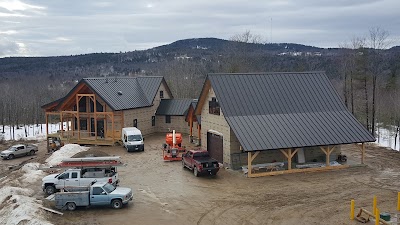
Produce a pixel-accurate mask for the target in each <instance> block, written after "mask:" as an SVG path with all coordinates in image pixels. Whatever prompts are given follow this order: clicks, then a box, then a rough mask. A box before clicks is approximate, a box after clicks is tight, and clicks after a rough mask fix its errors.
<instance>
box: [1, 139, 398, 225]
mask: <svg viewBox="0 0 400 225" xmlns="http://www.w3.org/2000/svg"><path fill="white" fill-rule="evenodd" d="M163 139H164V137H163V136H162V135H154V136H149V137H146V140H145V151H144V152H137V153H127V152H126V151H125V149H124V148H123V147H121V146H114V147H97V146H93V147H91V149H92V150H94V151H102V152H106V153H108V154H110V155H119V156H121V157H122V159H123V160H124V162H126V163H127V164H128V165H127V166H126V167H121V168H119V174H120V180H121V184H120V185H121V186H127V187H131V188H132V189H133V190H134V200H133V201H132V202H130V203H129V205H128V206H127V207H124V208H123V209H121V210H114V209H111V208H108V207H104V208H90V209H86V208H82V209H78V210H77V211H74V212H68V211H65V212H64V215H63V216H59V215H55V214H51V213H49V214H48V219H49V220H50V221H51V222H53V223H54V224H61V225H84V224H88V225H109V224H121V225H122V224H142V225H145V224H151V225H153V224H167V225H168V224H174V225H177V224H185V225H191V224H197V225H203V224H208V225H209V224H215V225H219V224H231V225H236V224H238V225H239V224H240V225H252V224H274V225H275V224H276V225H279V224H297V225H309V224H335V225H337V224H357V223H358V222H355V221H350V220H349V209H350V200H351V199H354V200H355V202H356V209H359V208H360V207H365V208H367V209H369V210H372V198H373V195H377V196H378V207H379V208H380V211H381V212H395V210H396V205H397V192H398V191H400V188H399V187H400V180H399V174H400V163H399V162H400V153H399V152H397V151H393V150H388V149H386V148H380V147H374V146H368V147H367V149H366V166H359V167H352V168H348V169H342V170H337V171H329V172H315V173H298V174H287V175H278V176H272V177H262V178H246V177H244V176H243V174H242V173H241V172H239V171H232V170H229V169H222V170H220V172H219V173H218V175H217V176H216V177H209V176H203V177H194V176H193V173H192V172H191V171H189V170H187V169H183V168H182V166H181V163H180V162H164V161H163V160H162V157H161V156H162V152H161V146H162V143H163ZM184 140H187V139H184ZM40 147H41V148H42V149H41V152H45V149H44V144H41V146H40ZM342 152H343V153H344V154H346V155H347V156H348V158H349V159H351V160H355V161H358V162H360V159H359V158H360V152H359V151H358V149H357V148H356V147H355V146H354V147H353V146H348V147H343V148H342ZM45 157H46V155H45V154H43V153H39V154H38V157H37V158H36V160H42V159H43V158H45ZM26 159H27V158H20V159H15V160H10V161H8V160H2V161H1V165H2V168H5V164H15V163H16V162H22V161H23V160H26ZM19 160H21V161H19ZM33 160H35V159H33ZM37 191H38V192H37V195H36V196H37V198H44V194H43V193H42V192H41V190H40V184H37ZM370 223H371V224H372V222H370Z"/></svg>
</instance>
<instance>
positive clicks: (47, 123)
mask: <svg viewBox="0 0 400 225" xmlns="http://www.w3.org/2000/svg"><path fill="white" fill-rule="evenodd" d="M48 135H49V114H47V112H46V142H47V152H50V148H49V145H50V143H49V138H48Z"/></svg>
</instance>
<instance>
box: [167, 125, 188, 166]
mask: <svg viewBox="0 0 400 225" xmlns="http://www.w3.org/2000/svg"><path fill="white" fill-rule="evenodd" d="M165 142H166V143H165V144H163V159H164V161H181V160H182V155H183V154H184V153H185V152H186V148H185V147H182V134H181V133H175V130H173V131H172V133H167V134H166V135H165Z"/></svg>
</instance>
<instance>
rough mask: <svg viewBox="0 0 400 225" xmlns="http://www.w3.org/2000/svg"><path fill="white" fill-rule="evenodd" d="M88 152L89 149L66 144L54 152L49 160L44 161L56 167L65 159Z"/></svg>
mask: <svg viewBox="0 0 400 225" xmlns="http://www.w3.org/2000/svg"><path fill="white" fill-rule="evenodd" d="M87 150H89V147H82V146H80V145H77V144H67V145H64V146H63V147H61V148H60V150H58V151H55V152H54V153H53V154H52V155H51V156H50V157H49V158H47V159H46V162H47V164H49V165H50V166H56V165H58V164H60V163H61V161H62V160H63V159H65V158H71V157H72V156H73V155H75V154H77V153H79V152H84V151H87Z"/></svg>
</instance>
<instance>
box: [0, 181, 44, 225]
mask: <svg viewBox="0 0 400 225" xmlns="http://www.w3.org/2000/svg"><path fill="white" fill-rule="evenodd" d="M25 190H29V189H25ZM0 193H2V194H1V195H3V191H1V192H0ZM8 196H10V195H7V196H6V197H8ZM4 200H6V198H4V199H3V201H2V203H3V204H5V205H6V207H3V208H2V209H1V210H0V224H4V225H19V224H27V225H51V223H49V222H47V221H46V220H45V218H44V215H43V213H42V212H41V209H40V208H39V206H41V201H39V200H36V199H35V198H32V197H28V196H26V195H19V194H12V197H11V198H9V199H7V200H6V202H4Z"/></svg>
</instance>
